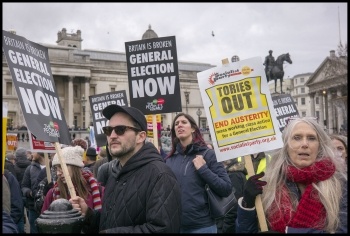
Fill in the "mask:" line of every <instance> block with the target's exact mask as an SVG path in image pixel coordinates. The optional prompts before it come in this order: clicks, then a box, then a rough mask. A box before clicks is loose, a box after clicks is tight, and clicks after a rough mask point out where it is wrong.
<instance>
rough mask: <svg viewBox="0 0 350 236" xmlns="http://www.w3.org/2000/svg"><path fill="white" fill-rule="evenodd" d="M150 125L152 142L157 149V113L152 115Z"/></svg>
mask: <svg viewBox="0 0 350 236" xmlns="http://www.w3.org/2000/svg"><path fill="white" fill-rule="evenodd" d="M152 125H153V144H154V146H155V147H156V148H157V149H158V151H160V150H159V145H158V129H157V115H152Z"/></svg>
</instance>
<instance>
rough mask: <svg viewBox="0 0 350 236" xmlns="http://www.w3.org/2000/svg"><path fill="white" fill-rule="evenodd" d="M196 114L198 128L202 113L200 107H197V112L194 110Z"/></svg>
mask: <svg viewBox="0 0 350 236" xmlns="http://www.w3.org/2000/svg"><path fill="white" fill-rule="evenodd" d="M196 114H197V116H198V128H199V129H200V128H201V119H200V118H201V115H202V111H201V109H200V108H198V110H197V112H196Z"/></svg>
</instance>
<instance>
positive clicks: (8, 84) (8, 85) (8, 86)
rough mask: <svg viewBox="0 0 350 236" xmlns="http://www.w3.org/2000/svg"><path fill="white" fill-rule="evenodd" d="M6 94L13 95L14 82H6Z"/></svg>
mask: <svg viewBox="0 0 350 236" xmlns="http://www.w3.org/2000/svg"><path fill="white" fill-rule="evenodd" d="M6 95H12V82H6Z"/></svg>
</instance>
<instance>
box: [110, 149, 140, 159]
mask: <svg viewBox="0 0 350 236" xmlns="http://www.w3.org/2000/svg"><path fill="white" fill-rule="evenodd" d="M134 150H135V146H131V147H129V148H125V147H123V146H122V149H121V150H118V151H114V152H113V150H112V152H111V153H110V154H111V156H112V157H113V159H115V158H117V159H118V160H122V159H123V158H124V157H130V156H131V153H133V152H134Z"/></svg>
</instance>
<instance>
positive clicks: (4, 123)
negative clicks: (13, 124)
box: [2, 102, 8, 173]
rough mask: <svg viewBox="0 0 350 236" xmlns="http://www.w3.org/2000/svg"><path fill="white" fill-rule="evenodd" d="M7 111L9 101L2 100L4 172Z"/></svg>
mask: <svg viewBox="0 0 350 236" xmlns="http://www.w3.org/2000/svg"><path fill="white" fill-rule="evenodd" d="M7 112H8V110H7V102H2V173H4V169H5V155H6V133H7Z"/></svg>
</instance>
